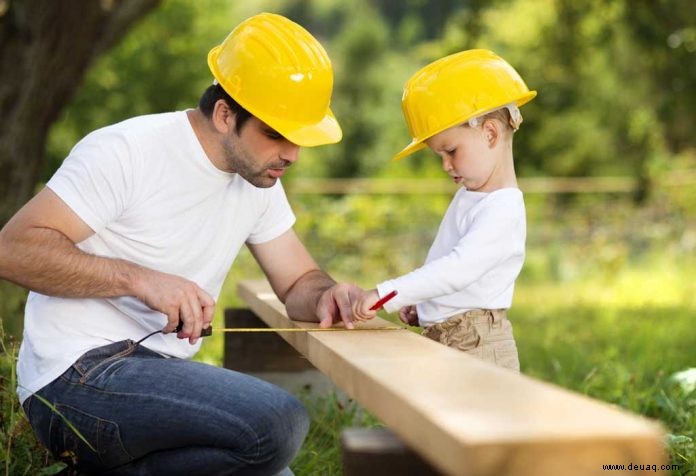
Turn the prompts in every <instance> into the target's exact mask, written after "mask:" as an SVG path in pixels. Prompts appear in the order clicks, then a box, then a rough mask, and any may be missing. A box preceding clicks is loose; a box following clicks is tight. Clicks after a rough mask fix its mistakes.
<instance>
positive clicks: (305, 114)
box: [208, 13, 342, 147]
mask: <svg viewBox="0 0 696 476" xmlns="http://www.w3.org/2000/svg"><path fill="white" fill-rule="evenodd" d="M208 66H209V67H210V71H211V72H212V73H213V76H214V77H215V79H216V80H217V81H218V83H220V85H221V86H222V87H223V89H224V90H225V91H226V92H227V94H229V95H230V96H231V97H232V99H234V100H235V101H237V102H238V103H239V104H240V105H241V106H242V107H244V108H245V109H246V110H248V111H249V112H250V113H252V114H253V115H254V116H256V117H257V118H259V119H260V120H262V121H263V122H265V123H266V124H268V125H269V126H270V127H272V128H273V129H275V130H276V131H278V132H279V133H280V134H282V135H283V136H284V137H285V138H286V139H288V140H289V141H290V142H293V143H295V144H297V145H300V146H305V147H311V146H316V145H322V144H332V143H335V142H338V141H340V140H341V137H342V132H341V127H340V126H339V124H338V121H336V118H335V117H334V115H333V113H332V112H331V109H330V108H329V104H330V102H331V91H332V89H333V70H332V68H331V60H329V56H328V55H327V54H326V51H325V50H324V48H323V47H322V46H321V44H320V43H319V42H318V41H317V39H316V38H314V37H313V36H312V35H311V34H310V33H309V32H308V31H307V30H305V29H304V28H302V27H301V26H300V25H298V24H297V23H295V22H293V21H291V20H288V19H287V18H285V17H283V16H280V15H275V14H272V13H261V14H258V15H255V16H253V17H251V18H248V19H247V20H245V21H243V22H242V23H240V24H239V25H238V26H237V27H236V28H235V29H234V30H232V32H231V33H230V34H229V35H228V36H227V38H225V41H223V42H222V44H220V45H218V46H216V47H215V48H213V49H212V50H210V53H208Z"/></svg>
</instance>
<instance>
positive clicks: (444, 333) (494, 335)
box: [423, 309, 520, 372]
mask: <svg viewBox="0 0 696 476" xmlns="http://www.w3.org/2000/svg"><path fill="white" fill-rule="evenodd" d="M423 335H424V336H426V337H428V338H430V339H432V340H434V341H437V342H440V343H442V344H445V345H446V346H449V347H453V348H455V349H459V350H462V351H464V352H466V353H467V354H470V355H473V356H475V357H478V358H479V359H481V360H485V361H486V362H490V363H492V364H495V365H498V366H500V367H505V368H506V369H510V370H514V371H516V372H519V371H520V361H519V359H518V357H517V346H516V345H515V338H514V337H513V336H512V324H510V321H508V319H507V313H506V312H505V309H473V310H471V311H467V312H464V313H462V314H457V315H456V316H452V317H450V318H449V319H447V320H446V321H445V322H441V323H439V324H433V325H432V326H429V327H426V328H425V329H424V330H423Z"/></svg>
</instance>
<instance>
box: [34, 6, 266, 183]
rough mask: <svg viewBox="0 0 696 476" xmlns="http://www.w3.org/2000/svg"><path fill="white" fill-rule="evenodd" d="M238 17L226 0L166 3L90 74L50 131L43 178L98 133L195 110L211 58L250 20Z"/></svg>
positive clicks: (207, 82) (208, 80) (206, 82)
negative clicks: (86, 137) (121, 123)
mask: <svg viewBox="0 0 696 476" xmlns="http://www.w3.org/2000/svg"><path fill="white" fill-rule="evenodd" d="M238 10H239V9H238V8H236V7H234V6H233V5H232V4H230V2H228V1H227V0H197V1H196V2H191V1H189V0H166V1H164V2H163V3H162V5H161V7H159V8H158V9H157V11H156V12H154V13H153V14H152V15H149V16H148V17H147V18H145V19H144V20H143V21H142V22H140V23H139V24H138V25H137V26H135V27H134V28H133V29H132V30H131V31H130V32H129V33H128V36H127V37H125V38H124V39H123V41H122V42H120V43H119V44H118V45H117V46H116V47H114V48H113V49H112V50H111V51H110V52H109V53H108V54H106V55H103V56H102V57H101V58H99V60H98V61H96V62H95V63H94V64H93V65H92V67H91V68H90V69H89V72H88V73H87V75H86V77H85V80H84V82H83V84H82V85H81V87H80V88H79V90H78V91H77V92H76V94H75V96H74V97H73V99H72V101H71V102H70V104H68V105H67V106H66V107H65V108H64V109H63V111H62V114H61V116H60V119H59V120H58V121H57V122H56V123H55V124H54V125H53V127H52V129H51V132H50V135H49V142H48V150H47V160H46V162H45V164H44V168H43V173H42V178H43V179H44V180H47V179H48V178H50V176H51V175H53V173H54V172H55V170H56V169H57V168H58V166H60V164H61V163H62V161H63V159H64V158H65V156H66V155H67V153H68V152H69V151H70V149H71V148H72V147H73V146H74V145H75V143H76V142H77V141H78V140H80V138H82V137H83V136H84V135H85V134H87V133H89V132H91V131H93V130H95V129H98V128H100V127H104V126H106V125H108V124H113V123H115V122H118V121H122V120H124V119H127V118H129V117H134V116H139V115H143V114H153V113H158V112H168V111H173V110H181V109H186V108H190V107H195V106H196V104H197V102H198V99H199V98H200V95H201V93H202V92H203V91H204V89H205V88H206V87H207V86H208V85H210V84H211V82H212V80H213V77H212V75H211V74H210V71H209V70H208V66H207V63H206V57H207V54H208V51H209V50H210V48H211V47H212V46H214V45H216V44H218V43H220V42H221V41H222V40H223V39H224V38H225V36H227V34H228V33H229V32H230V29H231V28H232V27H233V26H234V25H235V24H236V23H238V22H239V21H240V20H241V19H242V18H244V16H245V15H247V13H246V12H239V11H238ZM253 13H255V12H252V13H251V14H253Z"/></svg>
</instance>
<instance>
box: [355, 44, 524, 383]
mask: <svg viewBox="0 0 696 476" xmlns="http://www.w3.org/2000/svg"><path fill="white" fill-rule="evenodd" d="M535 96H536V91H530V90H529V89H528V88H527V86H526V84H525V83H524V81H523V80H522V78H521V77H520V76H519V74H518V73H517V72H516V71H515V70H514V69H513V68H512V67H511V66H510V65H509V64H508V63H507V62H506V61H505V60H503V59H502V58H500V57H499V56H497V55H496V54H494V53H493V52H491V51H487V50H480V49H477V50H468V51H462V52H460V53H456V54H453V55H450V56H447V57H445V58H441V59H439V60H437V61H435V62H434V63H431V64H429V65H428V66H425V67H424V68H423V69H421V70H420V71H418V72H417V73H416V74H415V75H413V77H411V79H409V80H408V81H407V82H406V85H405V86H404V95H403V99H402V107H403V111H404V117H405V119H406V123H407V125H408V128H409V131H410V132H411V135H412V137H413V140H412V141H411V143H410V144H409V145H408V146H407V147H406V148H404V149H403V150H402V151H401V152H399V153H398V154H397V155H396V156H395V157H394V158H395V160H400V159H402V158H403V157H405V156H407V155H409V154H411V153H413V152H415V151H417V150H419V149H422V148H424V147H425V146H426V145H427V146H428V147H430V148H431V149H432V150H433V151H434V152H435V153H436V154H437V155H439V156H440V157H441V158H442V168H443V169H444V171H445V172H446V173H447V174H448V175H449V176H450V177H452V180H454V181H455V182H456V183H457V184H461V185H462V186H463V187H462V188H461V189H460V190H459V191H458V192H457V193H456V194H455V196H454V198H453V200H452V202H451V203H450V205H449V208H448V210H447V212H446V213H445V216H444V218H443V219H442V223H441V224H440V228H439V230H438V232H437V236H436V237H435V241H434V242H433V244H432V246H431V248H430V251H429V253H428V256H427V258H426V261H425V264H424V265H423V266H422V267H420V268H418V269H416V270H414V271H412V272H410V273H408V274H405V275H404V276H400V277H398V278H395V279H391V280H388V281H385V282H383V283H381V284H379V285H377V289H373V290H370V291H365V292H363V294H362V296H361V297H360V298H359V299H358V300H357V301H356V302H355V303H354V305H353V312H354V314H355V316H356V317H357V318H358V319H360V320H365V319H371V318H373V317H374V316H375V315H376V313H377V311H371V310H370V307H372V306H373V305H374V304H375V303H376V302H377V300H378V299H379V298H380V297H383V296H385V295H387V294H388V293H390V292H391V291H394V290H396V291H397V292H398V294H397V295H396V297H395V298H394V299H392V300H391V301H389V302H387V303H386V304H385V306H384V308H385V309H386V310H387V311H388V312H394V311H396V310H397V309H398V310H399V317H400V319H401V320H402V321H403V322H404V323H406V324H409V325H420V326H422V327H424V328H425V329H424V331H423V335H425V336H427V337H429V338H431V339H433V340H436V341H439V342H441V343H443V344H445V345H448V346H450V347H454V348H457V349H460V350H463V351H464V352H467V353H469V354H472V355H475V356H477V357H479V358H481V359H483V360H485V361H488V362H492V363H495V364H497V365H499V366H501V367H505V368H509V369H512V370H515V371H518V372H519V360H518V357H517V347H516V345H515V340H514V338H513V335H512V326H511V324H510V322H509V321H508V320H507V317H506V310H507V309H508V308H509V307H510V305H511V304H512V294H513V289H514V284H515V279H516V278H517V276H518V275H519V273H520V270H521V269H522V263H523V262H524V253H525V251H524V248H525V236H526V220H525V208H524V201H523V198H522V192H521V191H520V190H519V189H518V188H517V179H516V177H515V169H514V164H513V157H512V136H513V134H514V132H515V131H516V130H517V129H518V127H519V125H520V123H521V122H522V116H521V115H520V112H519V109H518V107H519V106H522V105H523V104H525V103H527V102H529V101H531V100H532V99H533V98H534V97H535Z"/></svg>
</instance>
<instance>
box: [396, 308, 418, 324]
mask: <svg viewBox="0 0 696 476" xmlns="http://www.w3.org/2000/svg"><path fill="white" fill-rule="evenodd" d="M399 319H401V322H403V323H404V324H408V325H409V326H417V325H418V311H417V310H416V306H404V307H402V308H401V309H399Z"/></svg>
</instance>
